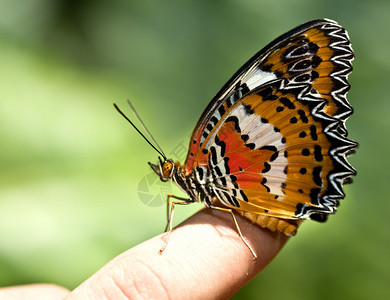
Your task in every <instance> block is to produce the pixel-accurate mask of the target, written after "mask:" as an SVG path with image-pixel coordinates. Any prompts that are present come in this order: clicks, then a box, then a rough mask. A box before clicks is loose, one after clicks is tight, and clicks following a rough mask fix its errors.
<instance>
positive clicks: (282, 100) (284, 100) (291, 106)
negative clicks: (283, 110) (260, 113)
mask: <svg viewBox="0 0 390 300" xmlns="http://www.w3.org/2000/svg"><path fill="white" fill-rule="evenodd" d="M279 101H280V103H282V104H283V105H284V106H285V107H287V108H288V109H295V105H294V103H292V102H291V100H290V99H288V98H287V97H282V98H280V99H279Z"/></svg>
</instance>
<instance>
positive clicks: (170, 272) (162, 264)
mask: <svg viewBox="0 0 390 300" xmlns="http://www.w3.org/2000/svg"><path fill="white" fill-rule="evenodd" d="M236 218H237V221H238V223H239V226H240V229H241V231H242V234H243V236H244V237H245V239H246V240H247V241H248V243H249V244H250V245H251V247H252V248H253V250H254V251H255V253H256V255H257V258H256V259H255V258H254V256H253V255H252V253H251V252H250V250H249V249H248V247H247V246H246V245H245V243H244V242H243V241H242V240H241V238H240V236H239V235H238V233H237V230H236V228H235V226H234V223H233V221H232V218H231V215H230V214H228V213H226V212H221V211H214V210H210V209H207V208H205V209H202V210H201V211H200V212H198V213H196V214H195V215H193V216H192V217H190V218H189V219H188V220H186V221H184V222H183V223H182V224H180V225H179V226H178V227H176V228H175V229H174V230H173V231H172V234H171V236H170V240H169V243H168V246H167V247H166V249H165V250H164V252H163V253H162V254H159V249H160V248H161V246H162V245H163V243H164V238H165V235H164V234H162V235H159V236H156V237H153V238H151V239H149V240H147V241H145V242H143V243H141V244H139V245H137V246H135V247H133V248H131V249H129V250H127V251H125V252H124V253H122V254H120V255H119V256H117V257H116V258H114V259H113V260H111V261H110V262H108V263H107V264H106V265H105V266H103V267H102V268H101V269H100V270H98V271H97V272H96V273H95V274H94V275H92V276H91V277H90V278H88V279H87V280H86V281H85V282H83V283H82V284H81V285H80V286H78V287H77V288H76V289H75V290H73V291H71V292H70V291H67V290H66V289H64V288H62V287H57V286H53V285H42V284H40V285H28V286H20V287H11V288H4V289H0V299H8V298H6V297H7V296H10V295H11V293H13V297H12V298H9V299H63V298H64V297H65V299H67V300H76V299H77V300H78V299H83V300H84V299H228V298H229V297H231V296H232V295H233V294H234V293H236V292H237V291H238V290H239V289H240V288H242V287H243V286H244V285H245V284H246V283H247V282H248V281H250V280H251V279H252V278H253V277H254V276H255V275H256V274H258V273H259V272H260V271H261V270H262V269H264V267H266V266H267V265H268V263H270V261H271V260H272V259H273V258H274V257H275V256H276V254H277V253H278V252H279V251H280V250H281V248H282V247H283V246H284V244H285V243H286V241H287V239H288V238H287V237H286V236H285V235H283V234H281V233H278V232H271V231H269V230H267V229H263V228H260V227H259V226H257V225H254V224H252V223H250V221H248V220H247V219H245V218H243V217H241V216H238V214H236ZM18 292H19V293H20V295H18V294H17V293H18ZM22 292H23V293H22ZM29 292H31V293H30V294H29ZM56 292H57V294H56ZM22 294H23V295H22ZM48 294H50V295H51V297H49V298H45V297H46V295H48Z"/></svg>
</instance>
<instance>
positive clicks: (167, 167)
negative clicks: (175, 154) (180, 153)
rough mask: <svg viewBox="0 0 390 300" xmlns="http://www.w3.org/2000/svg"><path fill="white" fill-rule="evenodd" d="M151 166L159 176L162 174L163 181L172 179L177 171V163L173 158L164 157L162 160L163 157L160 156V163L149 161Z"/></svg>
mask: <svg viewBox="0 0 390 300" xmlns="http://www.w3.org/2000/svg"><path fill="white" fill-rule="evenodd" d="M149 166H150V167H151V168H152V169H153V171H154V172H156V174H157V175H158V176H160V180H161V181H163V182H167V181H168V180H169V179H171V177H172V176H173V173H174V171H175V163H174V162H173V160H171V159H164V161H162V160H161V158H160V157H158V165H154V164H152V163H149Z"/></svg>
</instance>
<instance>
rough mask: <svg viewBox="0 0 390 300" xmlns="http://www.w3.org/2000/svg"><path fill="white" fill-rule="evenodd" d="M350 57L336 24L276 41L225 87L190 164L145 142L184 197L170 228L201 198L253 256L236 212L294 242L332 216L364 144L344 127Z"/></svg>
mask: <svg viewBox="0 0 390 300" xmlns="http://www.w3.org/2000/svg"><path fill="white" fill-rule="evenodd" d="M353 58H354V54H353V50H352V48H351V43H350V40H349V37H348V33H347V31H346V30H345V29H344V28H343V27H341V26H340V25H339V24H338V23H337V22H335V21H332V20H328V19H319V20H313V21H310V22H307V23H305V24H302V25H300V26H298V27H296V28H294V29H292V30H290V31H288V32H287V33H285V34H283V35H281V36H280V37H278V38H276V39H275V40H274V41H272V42H271V43H269V44H268V45H267V46H266V47H264V48H263V49H262V50H260V51H259V52H258V53H256V54H255V55H254V56H253V57H252V58H251V59H250V60H249V61H248V62H247V63H246V64H244V65H243V66H242V67H241V68H240V69H239V70H238V71H237V72H236V73H235V74H234V75H233V77H232V78H231V79H230V80H229V81H228V82H227V83H226V84H225V85H224V86H223V87H222V89H221V90H220V91H219V92H218V93H217V95H216V96H215V97H214V98H213V99H212V101H211V102H210V103H209V105H208V106H207V107H206V109H205V110H204V112H203V114H202V115H201V117H200V119H199V121H198V122H197V124H196V126H195V129H194V130H193V133H192V136H191V139H190V143H189V150H188V154H187V158H186V160H185V162H184V164H181V163H180V162H178V161H176V162H174V161H173V160H171V159H168V158H167V157H166V156H165V154H164V152H163V151H162V150H161V148H160V147H159V146H158V144H157V143H156V142H155V140H154V139H153V137H152V140H153V141H154V143H155V144H157V147H158V148H159V149H157V148H156V147H155V146H154V145H153V144H152V143H151V142H150V141H148V140H147V139H146V137H145V136H143V137H144V138H145V140H147V141H148V142H149V144H150V145H152V147H153V148H154V149H155V150H156V151H157V152H158V153H160V155H161V156H162V157H163V159H161V158H160V157H159V162H158V164H152V163H149V165H150V166H151V168H152V169H153V170H154V172H155V173H156V174H157V175H158V176H159V177H160V179H161V181H163V182H167V181H169V180H173V181H174V182H175V183H176V184H177V186H178V187H179V188H180V189H181V191H183V192H184V193H185V194H186V197H178V196H175V195H171V194H168V196H167V208H168V224H167V228H166V230H168V232H169V233H170V232H171V231H172V222H171V220H172V216H173V212H174V207H175V205H184V204H189V203H194V202H199V201H201V202H203V203H204V204H205V205H206V206H207V207H209V208H211V209H216V210H221V211H225V212H228V213H230V214H231V216H232V218H233V221H234V223H235V225H236V228H237V230H238V233H239V234H240V236H241V238H242V240H243V241H244V242H245V244H246V245H247V246H248V248H249V249H250V250H251V251H252V253H253V255H254V256H256V254H255V253H254V251H253V250H252V248H251V247H250V245H249V244H248V243H247V242H246V240H245V239H244V237H243V236H242V234H241V231H240V228H239V226H238V223H237V220H236V218H235V212H236V213H239V214H240V215H242V216H244V217H246V218H248V219H250V220H251V221H252V222H253V223H256V224H258V225H260V226H261V227H264V228H268V229H270V230H272V231H280V232H282V233H284V234H286V235H288V236H291V235H295V233H296V231H297V227H298V225H299V223H300V222H301V221H302V220H305V219H313V220H316V221H320V222H324V221H326V219H327V217H328V215H330V214H334V213H335V212H336V209H337V206H338V204H339V200H340V199H342V198H344V196H345V194H344V191H343V184H344V183H348V182H351V177H352V176H353V175H355V174H356V171H355V169H354V168H353V167H352V166H351V165H350V164H349V163H348V161H347V159H346V158H347V156H348V155H350V154H352V153H353V152H354V151H355V149H356V148H357V146H358V144H357V143H356V142H355V141H352V140H350V139H348V138H347V135H348V133H347V130H346V127H345V121H346V120H347V118H348V117H349V116H350V115H351V114H352V113H353V109H352V107H351V106H350V104H349V103H348V101H347V99H346V94H347V92H348V90H349V88H350V85H349V83H348V80H347V79H348V75H349V74H350V72H351V71H352V65H351V61H352V60H353ZM117 109H118V108H117ZM118 110H119V109H118ZM137 117H138V115H137ZM138 118H139V117H138ZM139 119H140V118H139ZM141 122H142V121H141ZM133 126H134V125H133ZM134 127H135V126H134ZM144 128H146V127H145V126H144ZM136 129H137V128H136ZM137 131H138V132H139V133H141V132H140V131H139V130H138V129H137ZM148 134H149V136H151V135H150V133H149V132H148ZM141 135H142V133H141ZM171 198H172V199H174V200H173V201H172V203H171V204H170V200H171ZM169 207H171V208H170V209H169ZM168 238H169V236H168ZM168 238H167V240H166V243H165V244H164V246H163V248H162V250H161V251H163V250H164V249H165V247H166V244H167V241H168Z"/></svg>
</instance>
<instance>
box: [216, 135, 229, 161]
mask: <svg viewBox="0 0 390 300" xmlns="http://www.w3.org/2000/svg"><path fill="white" fill-rule="evenodd" d="M214 141H215V144H217V145H218V146H219V147H220V148H221V157H224V156H225V151H226V143H225V142H224V141H220V140H219V138H218V135H216V136H215V139H214Z"/></svg>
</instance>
